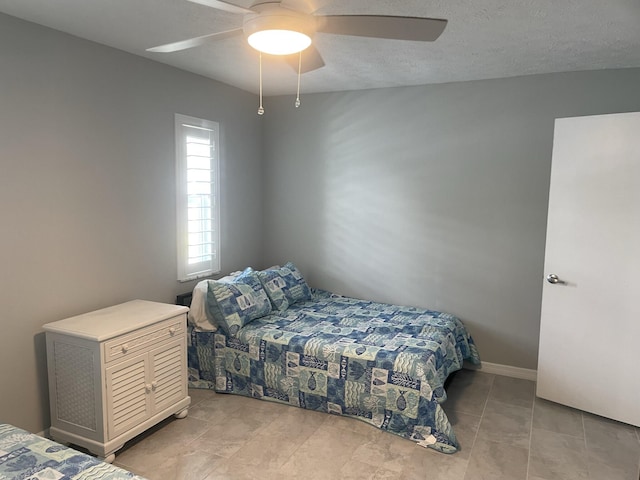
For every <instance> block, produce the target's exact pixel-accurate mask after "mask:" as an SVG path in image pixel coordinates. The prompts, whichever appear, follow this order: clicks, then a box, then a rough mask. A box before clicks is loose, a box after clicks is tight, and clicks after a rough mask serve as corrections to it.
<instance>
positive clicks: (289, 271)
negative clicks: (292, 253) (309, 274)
mask: <svg viewBox="0 0 640 480" xmlns="http://www.w3.org/2000/svg"><path fill="white" fill-rule="evenodd" d="M258 277H260V281H261V282H262V285H264V289H265V290H266V291H267V295H269V299H270V300H271V304H272V305H273V308H274V309H275V310H279V311H281V312H283V311H285V310H286V309H287V308H289V305H293V304H294V303H296V302H301V301H303V300H311V289H310V288H309V285H307V282H305V281H304V278H302V275H301V274H300V271H299V270H298V269H297V268H296V266H295V265H294V264H293V263H291V262H288V263H287V264H285V266H284V267H280V268H269V269H267V270H262V271H261V272H258Z"/></svg>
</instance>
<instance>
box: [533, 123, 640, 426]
mask: <svg viewBox="0 0 640 480" xmlns="http://www.w3.org/2000/svg"><path fill="white" fill-rule="evenodd" d="M545 276H547V278H546V279H545V281H544V288H543V294H542V313H541V325H540V351H539V358H538V386H537V395H538V396H539V397H542V398H546V399H548V400H552V401H554V402H558V403H562V404H565V405H569V406H572V407H575V408H578V409H581V410H585V411H587V412H591V413H595V414H598V415H602V416H604V417H608V418H612V419H615V420H619V421H622V422H625V423H630V424H632V425H637V426H640V353H638V352H639V351H640V348H639V347H640V113H623V114H614V115H597V116H591V117H576V118H561V119H557V120H556V123H555V134H554V142H553V161H552V166H551V191H550V194H549V217H548V223H547V244H546V253H545ZM554 276H555V277H554ZM556 277H557V278H556ZM551 282H557V283H551Z"/></svg>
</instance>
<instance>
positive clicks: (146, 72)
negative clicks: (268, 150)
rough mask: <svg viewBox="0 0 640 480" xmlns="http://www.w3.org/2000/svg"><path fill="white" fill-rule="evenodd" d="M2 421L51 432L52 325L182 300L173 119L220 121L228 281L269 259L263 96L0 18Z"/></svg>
mask: <svg viewBox="0 0 640 480" xmlns="http://www.w3.org/2000/svg"><path fill="white" fill-rule="evenodd" d="M0 65H1V66H2V67H1V72H0V169H1V170H0V221H1V228H2V231H1V233H0V269H1V270H0V271H1V273H0V306H1V307H0V329H1V333H0V389H1V392H0V421H2V422H10V423H13V424H15V425H18V426H21V427H23V428H26V429H28V430H31V431H35V432H38V431H42V430H43V429H44V428H46V427H48V426H49V418H48V401H47V395H48V393H47V391H46V387H47V384H46V362H45V348H44V336H43V335H42V333H41V332H42V328H41V327H42V325H43V324H44V323H47V322H51V321H55V320H59V319H61V318H64V317H67V316H70V315H75V314H79V313H84V312H87V311H90V310H93V309H96V308H101V307H105V306H108V305H110V304H115V303H119V302H123V301H127V300H130V299H133V298H142V299H147V300H155V301H164V302H173V301H174V300H175V295H176V294H177V293H182V292H185V291H189V290H191V289H192V288H193V282H192V283H188V284H179V283H178V282H177V281H176V278H177V277H176V275H177V274H176V234H175V217H176V212H175V166H174V165H175V164H174V162H175V153H174V152H175V149H174V140H173V118H174V117H173V115H174V113H183V114H186V115H192V116H196V117H202V118H207V119H211V120H215V121H219V122H220V123H221V148H222V159H223V160H222V190H221V194H222V201H221V206H222V212H221V214H222V227H223V228H222V231H223V234H222V243H223V259H222V268H223V271H229V270H234V269H238V268H242V267H244V266H245V265H247V264H251V263H258V262H259V260H260V255H261V230H262V229H261V225H260V222H261V206H260V198H261V177H262V172H261V159H260V156H261V148H260V147H261V142H262V139H261V128H262V126H261V123H260V120H259V118H258V116H257V115H256V114H255V108H256V97H255V96H254V95H251V94H248V93H246V92H242V91H240V90H238V89H235V88H231V87H229V86H225V85H223V84H220V83H217V82H213V81H211V80H208V79H205V78H203V77H199V76H196V75H192V74H188V73H185V72H182V71H179V70H176V69H172V68H169V67H166V66H164V65H161V64H158V63H155V62H151V61H148V60H145V59H142V58H140V57H135V56H133V55H129V54H126V53H123V52H120V51H117V50H113V49H110V48H107V47H103V46H100V45H97V44H94V43H91V42H87V41H84V40H80V39H78V38H74V37H71V36H68V35H64V34H61V33H58V32H55V31H52V30H49V29H46V28H43V27H39V26H37V25H34V24H31V23H26V22H22V21H20V20H17V19H15V18H12V17H8V16H5V15H1V14H0Z"/></svg>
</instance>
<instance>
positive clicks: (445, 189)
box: [263, 69, 640, 369]
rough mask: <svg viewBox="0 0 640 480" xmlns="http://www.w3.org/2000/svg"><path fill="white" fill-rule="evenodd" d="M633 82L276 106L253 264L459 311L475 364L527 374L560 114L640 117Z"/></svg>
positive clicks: (572, 76)
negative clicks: (287, 265) (258, 258)
mask: <svg viewBox="0 0 640 480" xmlns="http://www.w3.org/2000/svg"><path fill="white" fill-rule="evenodd" d="M638 85H640V69H630V70H618V71H598V72H580V73H568V74H555V75H540V76H529V77H521V78H512V79H499V80H488V81H478V82H466V83H457V84H443V85H431V86H422V87H408V88H393V89H381V90H369V91H359V92H345V93H332V94H316V95H303V96H302V102H303V103H302V106H301V108H300V109H298V110H296V109H295V108H294V107H293V105H292V103H293V102H292V99H291V98H290V97H286V98H285V97H276V98H271V99H269V100H268V101H267V102H266V104H265V108H266V109H267V113H266V114H265V119H266V120H267V122H266V128H265V132H264V138H265V152H266V159H265V160H266V163H265V182H266V183H265V202H266V203H265V221H266V224H267V225H268V226H269V228H267V229H266V230H265V257H264V259H263V260H264V262H265V263H279V262H283V261H285V260H287V259H291V260H293V261H295V262H296V263H297V264H298V265H299V267H300V269H301V270H302V272H303V274H304V275H305V277H307V278H308V280H309V281H310V283H311V284H313V285H315V286H318V287H322V288H326V289H329V290H333V291H337V292H340V293H344V294H348V295H352V296H356V297H362V298H371V299H377V300H380V301H385V302H394V303H401V304H409V305H417V306H428V307H432V308H435V309H439V310H444V311H448V312H451V313H454V314H457V315H458V316H460V317H461V318H462V319H463V320H464V321H465V323H466V324H467V325H468V327H469V329H470V331H471V333H472V334H473V336H474V338H475V340H476V342H477V344H478V347H479V350H480V354H481V356H482V358H483V359H484V360H485V361H488V362H494V363H499V364H505V365H512V366H517V367H523V368H530V369H535V368H536V366H537V351H538V335H539V315H540V301H541V294H542V281H543V261H544V247H545V230H546V215H547V199H548V198H547V197H548V192H549V173H550V165H551V152H552V142H553V127H554V118H556V117H566V116H577V115H590V114H600V113H611V112H625V111H634V110H640V89H638ZM302 86H303V88H304V78H303V85H302ZM585 241H588V239H585Z"/></svg>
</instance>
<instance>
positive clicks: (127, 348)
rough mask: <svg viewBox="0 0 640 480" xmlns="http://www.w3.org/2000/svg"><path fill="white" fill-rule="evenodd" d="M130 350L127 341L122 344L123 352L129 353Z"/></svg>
mask: <svg viewBox="0 0 640 480" xmlns="http://www.w3.org/2000/svg"><path fill="white" fill-rule="evenodd" d="M128 350H129V344H127V343H125V344H124V345H122V353H127V351H128Z"/></svg>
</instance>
